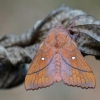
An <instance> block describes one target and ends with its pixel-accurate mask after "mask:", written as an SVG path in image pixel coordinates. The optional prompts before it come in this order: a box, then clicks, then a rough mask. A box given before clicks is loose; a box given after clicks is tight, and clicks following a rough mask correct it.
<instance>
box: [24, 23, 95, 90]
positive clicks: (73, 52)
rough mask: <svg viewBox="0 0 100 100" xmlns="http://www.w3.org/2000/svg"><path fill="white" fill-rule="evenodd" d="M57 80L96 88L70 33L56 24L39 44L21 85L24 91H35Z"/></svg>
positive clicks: (71, 84)
mask: <svg viewBox="0 0 100 100" xmlns="http://www.w3.org/2000/svg"><path fill="white" fill-rule="evenodd" d="M60 81H63V83H64V84H67V85H68V86H77V87H81V88H85V89H88V88H95V85H96V82H95V77H94V74H93V72H92V70H91V68H90V67H89V65H88V64H87V63H86V61H85V60H84V58H83V56H82V55H81V53H80V51H79V50H78V47H77V45H76V44H75V42H74V40H73V39H72V38H71V36H70V32H69V31H68V30H67V29H65V28H64V27H63V26H62V25H61V24H58V25H56V26H55V27H53V28H52V29H51V30H50V31H49V32H48V35H47V37H46V38H45V39H44V41H43V42H42V43H41V44H40V45H39V48H38V51H37V54H36V55H35V57H34V59H33V61H32V63H31V64H30V68H29V70H28V72H27V75H26V77H25V83H24V85H25V89H26V90H37V89H39V88H45V87H48V86H50V85H52V84H54V83H55V82H60Z"/></svg>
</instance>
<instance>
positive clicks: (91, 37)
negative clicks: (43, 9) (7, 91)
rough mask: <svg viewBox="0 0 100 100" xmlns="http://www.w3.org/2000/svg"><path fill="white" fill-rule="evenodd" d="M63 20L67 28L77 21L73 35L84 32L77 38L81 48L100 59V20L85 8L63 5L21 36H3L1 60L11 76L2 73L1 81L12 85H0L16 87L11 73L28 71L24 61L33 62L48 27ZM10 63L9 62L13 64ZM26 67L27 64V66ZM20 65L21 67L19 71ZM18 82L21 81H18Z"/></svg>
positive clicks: (84, 52) (0, 42) (1, 86)
mask: <svg viewBox="0 0 100 100" xmlns="http://www.w3.org/2000/svg"><path fill="white" fill-rule="evenodd" d="M59 21H60V22H61V23H62V24H63V26H65V27H66V28H68V27H69V26H70V25H71V24H72V23H73V22H75V21H76V22H75V25H74V26H73V27H71V29H72V32H73V34H74V33H77V32H80V35H79V37H78V38H77V39H76V43H77V45H78V48H79V49H80V51H81V52H82V54H84V55H88V54H90V55H93V56H95V57H96V58H98V59H99V57H100V50H99V48H100V47H99V46H100V42H99V41H100V39H99V25H100V21H98V20H97V19H96V18H94V17H92V16H89V15H87V14H86V13H84V12H83V11H81V10H73V9H71V8H69V7H66V6H62V7H60V8H58V9H56V10H53V11H52V12H51V13H49V14H48V15H47V16H46V17H45V18H44V20H39V21H37V22H36V23H35V25H34V27H33V28H32V29H30V30H29V31H28V32H27V33H24V34H21V35H12V34H8V35H5V36H2V37H0V45H1V48H0V62H1V65H2V66H3V68H5V70H3V72H4V73H5V72H7V73H10V75H8V74H5V75H3V73H1V76H2V78H1V80H0V84H3V82H6V83H7V84H8V82H9V85H5V86H3V85H0V88H7V87H8V86H10V87H12V86H14V85H12V84H13V83H12V82H13V81H9V79H10V78H11V77H9V76H13V75H15V76H16V77H18V76H17V74H16V73H18V72H19V71H20V72H21V71H22V70H23V71H22V72H25V71H24V69H20V66H21V65H22V64H25V63H30V62H31V59H32V58H33V57H34V55H35V53H36V51H37V49H38V45H39V43H40V42H41V41H42V40H43V39H44V38H45V37H46V36H47V32H48V30H50V29H51V28H52V27H54V26H55V25H56V24H57V23H58V22H59ZM90 24H91V25H90ZM84 39H85V40H84ZM88 45H89V46H88ZM7 62H9V64H10V65H9V64H8V63H7ZM2 66H0V69H2ZM4 66H5V67H4ZM23 66H24V67H25V65H23ZM6 67H7V68H9V69H11V70H14V71H9V70H8V69H6ZM17 68H18V69H19V70H17ZM20 75H21V74H19V77H20ZM24 76H25V74H23V77H24ZM5 77H7V78H5ZM4 78H5V81H2V80H4ZM14 79H16V78H14ZM12 80H13V79H12ZM7 81H8V82H7ZM20 81H21V82H23V78H22V79H20ZM18 82H19V81H18ZM19 83H20V82H19ZM16 85H18V84H17V83H16Z"/></svg>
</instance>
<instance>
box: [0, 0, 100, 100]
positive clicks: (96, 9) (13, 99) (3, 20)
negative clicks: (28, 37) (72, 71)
mask: <svg viewBox="0 0 100 100" xmlns="http://www.w3.org/2000/svg"><path fill="white" fill-rule="evenodd" d="M62 4H66V5H67V6H69V7H71V8H73V9H80V10H83V11H84V12H86V13H88V14H90V15H93V16H94V17H96V18H97V19H100V0H0V36H2V35H4V34H8V33H12V34H22V33H25V32H27V31H28V29H31V28H32V27H33V25H34V24H35V22H36V21H37V20H39V19H44V18H45V16H47V14H48V13H49V12H51V11H52V10H53V9H57V8H58V7H60V6H61V5H62ZM85 59H86V61H87V62H88V64H89V65H90V66H91V68H92V70H93V72H94V74H95V77H96V88H95V89H88V90H85V89H81V88H77V87H69V86H67V85H64V84H63V83H62V82H60V83H55V84H54V85H52V86H50V87H48V88H44V89H39V90H36V91H25V89H24V85H23V84H22V85H20V86H19V87H16V88H13V89H10V90H0V100H100V61H97V60H95V58H94V57H92V56H88V57H86V58H85Z"/></svg>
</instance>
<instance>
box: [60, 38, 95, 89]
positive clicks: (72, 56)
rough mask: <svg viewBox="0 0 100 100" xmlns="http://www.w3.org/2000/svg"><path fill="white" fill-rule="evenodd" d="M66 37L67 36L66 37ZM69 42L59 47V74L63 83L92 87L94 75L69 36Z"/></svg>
mask: <svg viewBox="0 0 100 100" xmlns="http://www.w3.org/2000/svg"><path fill="white" fill-rule="evenodd" d="M67 38H68V37H67ZM69 40H70V41H69V43H70V45H69V43H66V45H65V46H64V47H63V48H62V49H61V52H60V57H61V76H62V79H63V81H64V83H65V84H67V85H70V86H78V87H81V88H86V89H87V88H94V87H95V85H96V83H95V77H94V74H93V72H92V70H91V69H90V67H89V65H88V64H87V63H86V61H85V60H84V58H83V56H82V55H81V53H80V52H79V50H78V48H77V46H76V44H75V43H74V41H73V40H71V38H70V37H69Z"/></svg>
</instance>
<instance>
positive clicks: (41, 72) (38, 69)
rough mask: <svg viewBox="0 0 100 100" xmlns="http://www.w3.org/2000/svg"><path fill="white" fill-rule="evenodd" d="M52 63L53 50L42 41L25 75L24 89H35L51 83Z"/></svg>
mask: <svg viewBox="0 0 100 100" xmlns="http://www.w3.org/2000/svg"><path fill="white" fill-rule="evenodd" d="M42 58H43V59H44V60H42ZM54 64H55V55H54V51H53V50H52V49H51V48H49V47H47V46H46V45H45V43H44V42H43V43H42V44H41V45H40V49H39V50H38V52H37V55H36V56H35V58H34V60H33V61H32V63H31V65H30V68H29V70H28V73H27V75H26V78H25V89H26V90H35V89H38V88H43V87H47V86H49V85H51V84H53V83H54V76H55V66H54Z"/></svg>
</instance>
